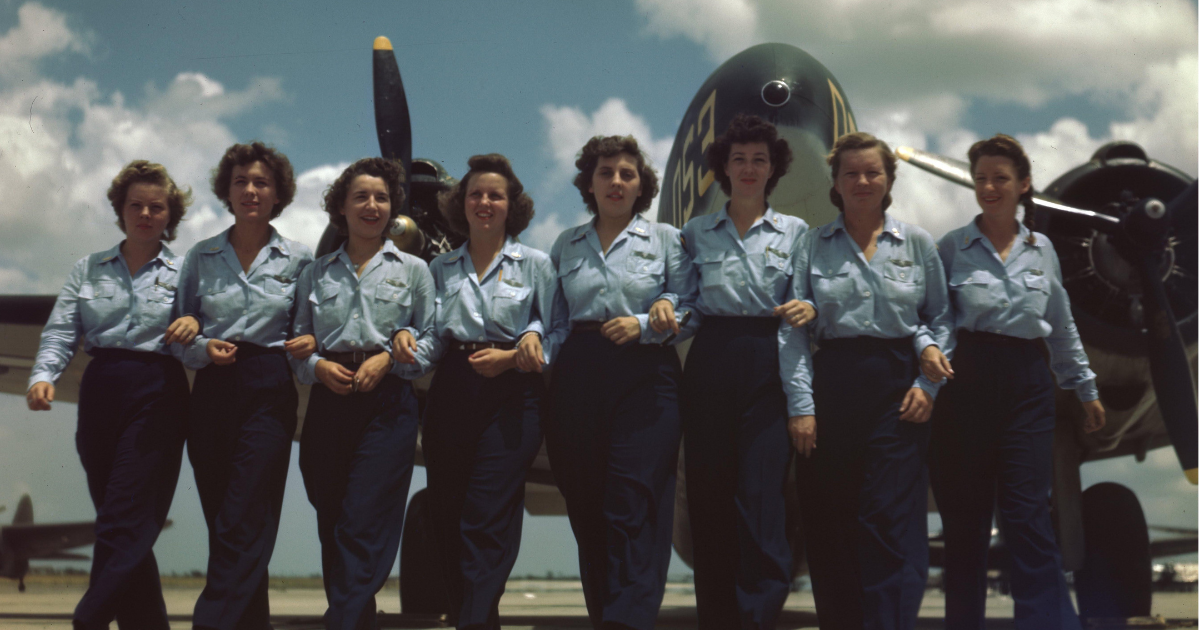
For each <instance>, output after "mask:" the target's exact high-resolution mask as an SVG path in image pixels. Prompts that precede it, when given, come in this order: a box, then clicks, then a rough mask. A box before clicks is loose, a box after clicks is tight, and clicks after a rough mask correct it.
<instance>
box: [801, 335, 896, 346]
mask: <svg viewBox="0 0 1200 630" xmlns="http://www.w3.org/2000/svg"><path fill="white" fill-rule="evenodd" d="M817 347H819V348H821V349H822V350H835V349H839V348H840V349H844V350H855V349H871V348H889V349H890V348H895V349H898V350H913V338H912V337H868V336H866V335H863V336H860V337H835V338H830V339H822V340H820V341H818V342H817Z"/></svg>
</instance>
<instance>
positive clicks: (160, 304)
mask: <svg viewBox="0 0 1200 630" xmlns="http://www.w3.org/2000/svg"><path fill="white" fill-rule="evenodd" d="M174 306H175V286H174V285H171V284H166V283H163V282H161V281H159V282H155V283H154V286H152V287H150V288H149V289H148V290H147V291H146V307H145V308H146V314H147V315H149V316H150V317H152V318H156V319H162V320H167V319H170V317H171V309H172V308H174ZM167 324H168V325H169V324H170V322H167Z"/></svg>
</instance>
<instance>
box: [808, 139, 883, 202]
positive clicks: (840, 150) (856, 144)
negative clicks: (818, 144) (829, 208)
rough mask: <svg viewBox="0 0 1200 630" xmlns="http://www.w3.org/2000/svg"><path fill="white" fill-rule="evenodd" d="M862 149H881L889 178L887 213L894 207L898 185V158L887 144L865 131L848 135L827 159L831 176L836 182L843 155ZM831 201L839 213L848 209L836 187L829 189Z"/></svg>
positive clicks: (834, 146) (837, 144) (836, 143)
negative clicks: (894, 197)
mask: <svg viewBox="0 0 1200 630" xmlns="http://www.w3.org/2000/svg"><path fill="white" fill-rule="evenodd" d="M862 149H879V156H880V157H881V158H882V159H883V170H884V171H885V172H886V173H887V178H888V190H887V194H885V195H884V196H883V211H884V212H887V209H888V206H890V205H892V184H895V183H896V156H895V155H894V154H893V153H892V149H891V148H890V147H888V145H887V143H886V142H884V141H883V140H880V139H879V138H876V137H875V136H872V135H871V134H869V133H866V132H863V131H856V132H854V133H848V134H846V135H844V136H842V137H841V138H838V139H837V142H834V143H833V150H832V151H830V152H829V156H828V157H826V158H825V161H826V162H828V163H829V169H830V174H831V176H832V177H833V180H834V181H835V182H836V181H837V176H838V171H839V170H840V169H841V168H842V155H843V154H845V153H846V152H847V151H860V150H862ZM829 200H830V201H832V202H833V205H835V206H837V209H838V211H839V212H841V211H843V210H845V209H846V207H845V205H844V204H843V202H842V196H841V195H840V194H838V191H837V188H836V187H830V188H829Z"/></svg>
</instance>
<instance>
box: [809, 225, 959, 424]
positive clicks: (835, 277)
mask: <svg viewBox="0 0 1200 630" xmlns="http://www.w3.org/2000/svg"><path fill="white" fill-rule="evenodd" d="M945 285H946V276H945V273H944V272H943V271H942V260H941V259H940V258H939V257H938V254H937V247H936V246H935V245H934V243H933V237H931V236H930V235H929V233H928V232H926V231H925V230H923V229H921V228H919V227H917V226H915V225H910V224H908V223H904V222H903V221H899V220H897V219H895V218H894V217H892V216H891V215H890V214H889V215H885V218H884V224H883V232H882V233H881V234H880V235H879V237H878V238H877V240H876V249H875V255H874V256H872V257H871V260H870V261H868V260H867V258H866V256H864V255H863V253H862V249H860V248H859V246H858V243H855V242H854V239H853V238H851V237H850V234H849V233H847V232H846V223H845V218H844V217H843V216H842V215H839V216H838V218H836V219H834V220H833V222H831V223H828V224H826V225H824V226H822V227H820V228H818V229H816V230H812V231H811V232H809V233H808V234H806V235H805V236H804V238H803V239H801V242H800V244H799V246H797V248H796V265H795V275H794V276H793V282H792V297H794V298H796V299H800V300H804V301H806V302H809V303H811V304H813V305H815V306H816V307H817V320H816V322H814V323H813V324H812V325H811V328H812V334H815V336H816V339H817V343H818V345H819V344H820V340H821V339H839V338H846V337H879V338H883V339H898V338H902V337H912V338H913V350H914V351H915V352H916V354H917V355H918V356H920V354H921V351H923V350H924V349H925V348H926V347H928V346H937V347H939V348H946V347H947V346H948V344H949V342H950V335H951V327H952V324H953V316H952V314H951V312H950V302H949V297H948V295H947V291H946V286H945ZM797 330H798V331H802V332H801V335H802V336H803V338H804V340H803V343H801V344H800V347H801V360H800V361H799V362H797V364H796V366H795V368H796V369H795V373H794V374H792V375H791V377H792V380H793V383H794V384H795V385H796V386H797V387H798V388H799V389H800V391H801V392H802V395H801V399H800V404H799V406H798V407H797V408H796V409H794V410H793V411H798V412H799V413H793V414H792V415H813V414H814V412H815V409H814V406H813V404H812V363H811V357H810V356H809V347H808V336H809V331H808V329H807V328H805V327H801V328H798V329H797ZM913 387H920V388H921V389H922V390H924V391H925V392H926V393H927V394H929V395H930V397H934V396H936V395H937V391H938V389H939V388H940V384H935V383H933V382H931V381H929V379H927V378H925V376H924V375H921V376H919V377H918V378H917V380H916V381H915V382H914V383H913Z"/></svg>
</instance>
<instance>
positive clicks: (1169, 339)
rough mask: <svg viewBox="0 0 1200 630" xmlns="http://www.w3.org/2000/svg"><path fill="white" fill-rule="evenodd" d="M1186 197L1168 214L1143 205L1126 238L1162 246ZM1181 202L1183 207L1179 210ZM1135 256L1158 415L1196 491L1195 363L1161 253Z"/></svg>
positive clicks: (1146, 248) (1148, 247) (1145, 249)
mask: <svg viewBox="0 0 1200 630" xmlns="http://www.w3.org/2000/svg"><path fill="white" fill-rule="evenodd" d="M1189 190H1190V192H1191V199H1192V203H1195V199H1196V197H1195V191H1196V187H1195V185H1194V184H1193V186H1192V187H1191V188H1190V189H1189ZM1186 195H1188V192H1185V193H1184V194H1183V195H1180V196H1178V197H1176V199H1175V200H1172V202H1171V206H1174V207H1173V208H1172V207H1167V208H1164V207H1163V205H1162V203H1161V202H1159V201H1157V200H1149V201H1145V202H1143V203H1142V204H1140V205H1139V206H1138V207H1137V208H1136V209H1135V210H1133V211H1132V212H1131V213H1130V216H1129V220H1128V224H1127V226H1126V230H1127V236H1128V237H1129V238H1131V239H1133V240H1134V241H1137V240H1140V239H1142V238H1147V237H1151V236H1152V235H1153V234H1154V233H1156V232H1157V234H1158V235H1159V237H1158V238H1157V239H1155V240H1159V241H1161V240H1164V239H1165V238H1166V233H1167V229H1166V226H1168V225H1170V223H1171V221H1172V215H1171V214H1170V211H1171V210H1180V209H1181V205H1182V204H1183V203H1186V201H1187V198H1186ZM1181 197H1182V198H1183V200H1182V202H1181V204H1176V203H1175V202H1176V201H1177V200H1179V199H1180V198H1181ZM1183 211H1186V210H1183ZM1139 233H1140V234H1139ZM1139 237H1140V238H1139ZM1137 250H1138V254H1139V255H1136V256H1134V258H1136V265H1137V270H1138V275H1139V276H1140V278H1141V281H1142V309H1143V312H1144V313H1145V322H1146V354H1147V357H1148V358H1149V360H1150V380H1151V381H1152V382H1153V383H1154V395H1155V398H1157V400H1158V409H1159V412H1160V413H1161V414H1162V419H1163V424H1164V425H1165V426H1166V428H1167V434H1168V435H1170V436H1171V444H1172V446H1174V447H1175V455H1176V456H1177V457H1178V458H1179V463H1180V465H1181V466H1183V470H1184V473H1185V474H1186V475H1187V478H1188V481H1190V482H1191V483H1192V484H1193V485H1195V484H1196V481H1197V471H1196V459H1197V452H1196V451H1197V442H1196V440H1197V433H1198V432H1197V428H1198V425H1197V408H1196V388H1195V385H1194V383H1195V379H1194V378H1193V376H1192V369H1191V362H1190V361H1188V356H1187V347H1186V346H1185V345H1184V343H1183V335H1181V334H1180V333H1179V324H1178V323H1177V322H1176V320H1175V315H1174V313H1172V311H1171V303H1170V301H1169V300H1168V299H1167V290H1166V287H1165V286H1164V285H1163V279H1162V272H1161V265H1160V263H1161V260H1160V258H1161V256H1162V248H1161V247H1160V246H1155V245H1154V243H1147V242H1145V241H1143V242H1142V246H1141V247H1138V248H1137Z"/></svg>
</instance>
